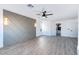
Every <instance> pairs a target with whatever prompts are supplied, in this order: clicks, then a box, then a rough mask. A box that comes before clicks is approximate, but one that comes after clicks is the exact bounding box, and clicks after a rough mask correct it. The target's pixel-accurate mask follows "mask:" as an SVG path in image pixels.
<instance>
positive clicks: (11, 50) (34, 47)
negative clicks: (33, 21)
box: [0, 36, 77, 55]
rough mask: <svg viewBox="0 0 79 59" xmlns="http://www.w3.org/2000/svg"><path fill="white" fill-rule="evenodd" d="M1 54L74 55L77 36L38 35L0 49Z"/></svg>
mask: <svg viewBox="0 0 79 59" xmlns="http://www.w3.org/2000/svg"><path fill="white" fill-rule="evenodd" d="M0 54H1V55H76V54H77V38H69V37H56V36H40V37H37V38H35V39H32V40H28V41H27V42H24V43H20V44H16V45H14V46H10V47H6V48H2V49H0Z"/></svg>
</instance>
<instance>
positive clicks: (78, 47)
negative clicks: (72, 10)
mask: <svg viewBox="0 0 79 59" xmlns="http://www.w3.org/2000/svg"><path fill="white" fill-rule="evenodd" d="M77 53H78V55H79V9H78V46H77Z"/></svg>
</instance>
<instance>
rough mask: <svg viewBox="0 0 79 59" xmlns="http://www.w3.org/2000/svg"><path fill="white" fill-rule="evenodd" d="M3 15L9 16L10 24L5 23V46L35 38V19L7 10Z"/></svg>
mask: <svg viewBox="0 0 79 59" xmlns="http://www.w3.org/2000/svg"><path fill="white" fill-rule="evenodd" d="M3 16H4V18H5V17H7V18H8V25H4V47H5V46H10V45H14V44H16V43H20V42H24V41H27V40H28V39H33V38H35V36H36V29H35V27H34V23H35V20H34V19H31V18H28V17H25V16H22V15H19V14H16V13H13V12H10V11H6V10H3ZM4 21H5V19H4Z"/></svg>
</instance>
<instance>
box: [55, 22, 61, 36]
mask: <svg viewBox="0 0 79 59" xmlns="http://www.w3.org/2000/svg"><path fill="white" fill-rule="evenodd" d="M56 36H61V23H57V24H56Z"/></svg>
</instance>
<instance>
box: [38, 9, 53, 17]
mask: <svg viewBox="0 0 79 59" xmlns="http://www.w3.org/2000/svg"><path fill="white" fill-rule="evenodd" d="M37 15H40V16H42V17H44V18H47V16H50V15H53V14H52V13H48V12H47V11H46V10H44V11H42V12H41V13H39V14H37Z"/></svg>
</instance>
